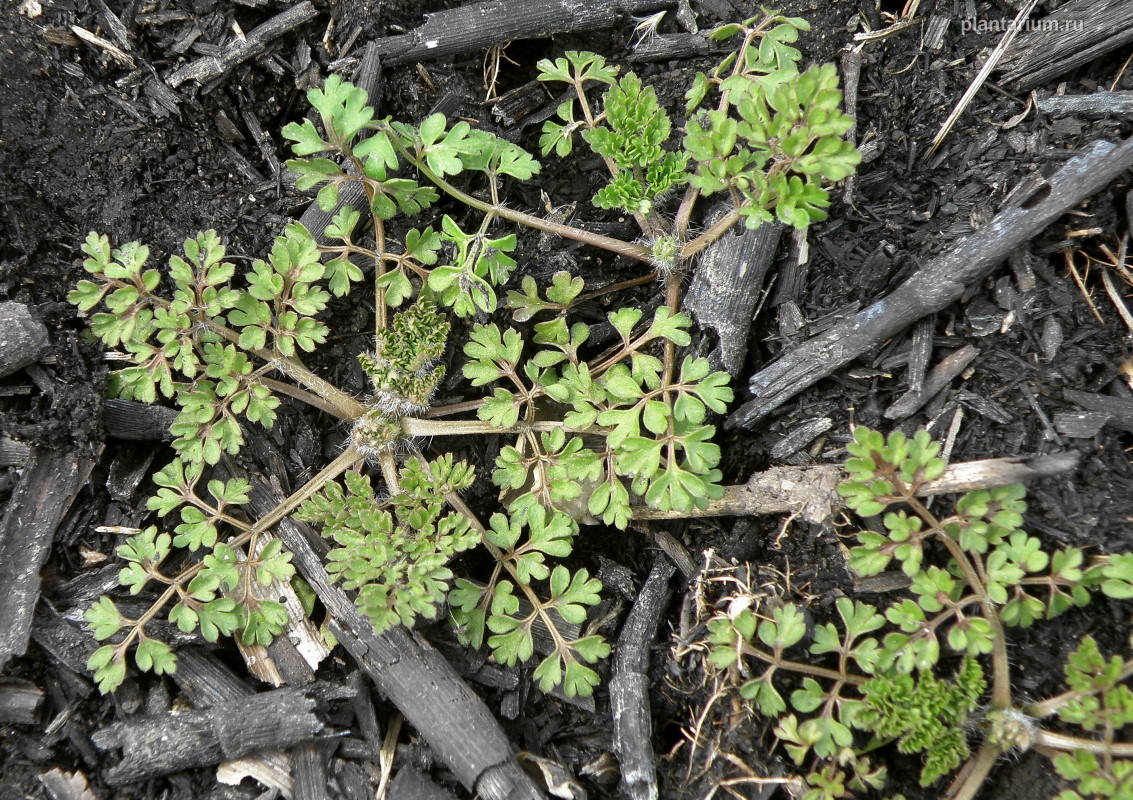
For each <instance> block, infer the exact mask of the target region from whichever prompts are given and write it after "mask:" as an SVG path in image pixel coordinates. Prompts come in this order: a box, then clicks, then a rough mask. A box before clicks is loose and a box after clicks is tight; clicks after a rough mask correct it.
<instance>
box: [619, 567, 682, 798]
mask: <svg viewBox="0 0 1133 800" xmlns="http://www.w3.org/2000/svg"><path fill="white" fill-rule="evenodd" d="M675 571H676V568H675V567H674V566H673V565H672V564H671V563H670V562H669V560H668V559H666V558H665V557H664V556H662V555H658V556H657V559H656V560H655V561H654V562H653V569H652V570H651V571H650V573H649V577H648V578H646V580H645V585H644V586H642V587H641V593H640V594H639V595H638V597H637V602H635V603H634V604H633V608H632V609H631V610H630V612H629V615H628V616H627V617H626V621H625V624H624V625H622V632H621V634H620V635H619V636H618V647H617V650H616V653H617V655H616V656H615V657H614V670H613V677H612V678H611V679H610V713H611V715H612V716H613V718H614V751H615V753H616V754H617V756H618V761H619V762H620V763H621V773H622V784H623V786H624V787H625V790H626V791H627V792H628V794H629V796H630V797H631V798H633V800H655V798H656V797H657V768H656V766H655V764H656V759H655V757H654V754H653V745H652V741H653V725H652V721H651V717H650V713H649V646H650V644H652V642H653V639H654V637H655V636H656V635H657V625H658V624H659V623H660V622H661V616H662V615H663V614H664V613H665V607H666V606H667V605H668V604H669V596H670V590H669V579H670V578H671V577H673V573H674V572H675Z"/></svg>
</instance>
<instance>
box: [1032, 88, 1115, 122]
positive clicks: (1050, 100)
mask: <svg viewBox="0 0 1133 800" xmlns="http://www.w3.org/2000/svg"><path fill="white" fill-rule="evenodd" d="M1038 107H1039V111H1041V112H1043V113H1044V114H1050V115H1051V116H1052V117H1066V116H1069V115H1071V114H1081V115H1083V116H1086V117H1110V116H1112V117H1118V118H1120V119H1130V118H1133V92H1094V93H1093V94H1065V95H1055V96H1053V97H1047V98H1045V99H1043V100H1039V102H1038Z"/></svg>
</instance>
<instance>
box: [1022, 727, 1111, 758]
mask: <svg viewBox="0 0 1133 800" xmlns="http://www.w3.org/2000/svg"><path fill="white" fill-rule="evenodd" d="M1034 746H1035V747H1046V748H1049V749H1051V750H1064V751H1067V752H1074V751H1075V750H1081V751H1084V752H1087V753H1096V754H1098V755H1109V756H1117V757H1119V758H1129V757H1130V756H1133V743H1130V742H1105V741H1101V740H1099V739H1086V738H1085V737H1082V736H1068V735H1066V734H1064V733H1055V732H1054V731H1045V730H1042V729H1041V728H1040V729H1037V730H1036V731H1035V738H1034Z"/></svg>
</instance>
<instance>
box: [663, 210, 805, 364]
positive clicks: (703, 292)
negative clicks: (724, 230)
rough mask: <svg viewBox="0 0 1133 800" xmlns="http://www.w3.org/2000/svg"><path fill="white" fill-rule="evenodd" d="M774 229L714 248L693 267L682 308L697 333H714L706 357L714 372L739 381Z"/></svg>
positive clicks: (775, 239) (778, 228) (742, 234)
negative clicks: (692, 319)
mask: <svg viewBox="0 0 1133 800" xmlns="http://www.w3.org/2000/svg"><path fill="white" fill-rule="evenodd" d="M782 232H783V226H782V225H780V224H779V223H769V224H767V225H760V226H759V227H758V228H756V229H755V230H749V229H747V228H742V229H740V231H739V232H738V233H735V234H731V235H727V236H724V237H722V238H721V239H719V240H717V241H716V242H714V243H713V244H712V245H711V246H710V247H709V248H708V249H707V250H706V251H705V252H704V253H703V254H702V255H701V256H700V259H699V260H698V261H697V265H696V274H695V276H694V277H693V279H692V286H691V287H690V288H689V291H688V294H687V295H686V296H685V300H684V308H685V310H687V311H690V312H692V315H693V317H695V319H696V322H697V324H698V325H699V326H700V328H701V329H704V328H711V329H712V330H713V331H715V333H716V336H717V338H718V339H719V344H718V345H717V346H716V347H715V348H714V349H713V350H712V351H711V352H710V353H707V354H703V355H707V357H708V359H709V360H710V361H711V362H712V365H713V368H717V367H719V366H721V365H722V366H723V368H724V369H725V370H726V371H727V373H728V374H729V375H731V376H732V377H733V378H736V377H738V375H739V371H740V370H741V369H742V368H743V365H744V359H745V358H746V357H747V341H748V332H749V331H750V330H751V319H752V314H753V311H754V309H755V304H756V301H757V300H758V299H759V292H760V290H761V289H762V287H763V278H764V276H766V275H767V270H768V268H769V267H770V266H771V261H772V259H774V257H775V251H776V249H777V248H778V246H779V238H780V236H781V235H782Z"/></svg>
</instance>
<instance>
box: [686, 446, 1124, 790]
mask: <svg viewBox="0 0 1133 800" xmlns="http://www.w3.org/2000/svg"><path fill="white" fill-rule="evenodd" d="M847 450H848V452H849V453H850V458H849V460H848V461H847V462H846V471H847V473H848V475H849V478H848V480H846V481H844V482H843V483H842V484H841V485H840V487H839V492H840V493H841V495H842V496H843V497H844V498H845V500H846V503H847V505H848V506H849V507H850V508H852V509H854V510H855V511H856V512H857V513H858V514H859V515H861V516H864V517H875V518H876V517H879V516H880V517H881V521H882V523H883V526H878V527H883V528H884V532H879V531H878V530H870V529H864V530H862V531H860V532H858V533H856V534H855V535H854V537H853V538H854V540H855V541H854V544H853V546H852V547H851V548H850V566H851V568H852V569H854V571H855V572H857V573H858V574H859V575H863V576H866V575H876V574H878V573H880V572H882V571H883V570H885V569H887V568H888V567H889V566H890V565H891V564H893V563H896V564H897V565H899V566H900V568H901V570H902V571H903V572H904V573H905V574H906V575H907V576H908V579H909V586H908V590H907V591H906V592H904V593H903V594H902V595H901V596H899V597H897V598H895V599H894V600H893V601H892V602H891V603H890V604H888V605H887V606H885V607H875V606H874V605H872V604H869V603H866V602H862V601H860V600H853V599H851V598H846V597H841V598H838V599H837V600H836V601H835V604H834V606H835V609H836V611H837V619H836V620H834V621H830V622H825V623H822V624H820V625H817V626H815V627H814V628H813V629H810V630H808V627H807V625H806V622H805V617H804V615H803V612H802V611H801V609H799V608H798V607H797V606H795V605H793V604H790V603H786V604H782V605H778V606H776V607H774V608H769V609H766V610H762V611H761V610H759V609H755V608H752V607H750V606H748V607H744V608H743V609H742V610H741V611H740V612H738V613H736V614H732V615H728V614H722V615H718V616H716V617H715V618H713V619H711V620H709V622H708V629H709V642H710V646H711V653H710V657H709V662H710V664H711V665H712V666H713V667H714V668H715V669H717V670H720V671H723V672H724V673H726V674H727V675H729V676H731V677H730V679H731V680H733V681H737V682H738V683H739V689H738V691H739V693H740V695H741V696H742V697H745V698H747V699H749V700H751V701H752V702H753V703H754V705H755V706H756V708H757V709H758V710H759V712H760V713H761V714H763V715H765V716H768V717H772V718H777V719H778V724H777V725H776V727H775V729H774V731H775V736H776V737H777V738H778V739H779V740H780V741H781V742H782V743H783V744H784V746H785V749H786V751H787V753H788V754H789V755H790V756H791V758H792V759H794V761H795V762H796V764H798V765H800V766H804V765H809V768H810V772H809V774H808V775H807V777H806V780H807V781H808V782H809V784H810V787H811V788H810V790H809V792H810V793H808V795H807V796H808V797H813V798H816V800H817V799H818V798H836V797H845V796H848V795H847V794H845V790H846V787H847V786H848V785H849V783H853V782H855V781H856V782H857V783H858V784H859V785H863V786H864V785H870V786H873V787H874V788H880V786H881V785H882V784H883V782H884V773H883V772H882V771H879V770H873V771H870V770H869V769H864V767H863V762H862V759H863V758H865V757H866V753H867V752H870V751H872V749H873V747H874V746H875V744H876V743H877V742H893V743H895V744H896V748H897V750H898V752H901V753H916V754H920V755H921V758H922V762H923V767H922V772H921V782H922V784H923V785H926V786H927V785H929V784H931V783H933V782H934V781H936V780H937V779H939V778H940V777H942V776H944V775H947V774H949V773H951V772H953V771H954V770H956V769H957V768H958V767H960V766H961V764H964V763H965V762H967V764H966V766H965V767H964V769H962V770H961V771H960V773H959V775H960V777H959V778H958V779H957V780H956V781H955V782H954V783H953V784H952V785H951V786H950V787H949V789H948V790H947V791H946V792H945V794H944V796H945V797H947V798H949V800H963V799H964V798H971V797H973V796H974V795H975V793H976V792H977V791H978V789H979V787H980V785H981V784H982V782H983V780H984V778H985V777H986V776H987V774H988V771H989V770H990V769H991V767H992V765H993V764H994V763H995V761H996V759H997V758H998V757H999V756H1000V755H1002V754H1004V753H1007V752H1009V751H1012V750H1020V751H1021V750H1028V749H1030V748H1032V747H1039V748H1044V749H1045V750H1047V751H1050V750H1055V751H1061V752H1062V753H1063V754H1062V755H1059V756H1057V758H1056V759H1055V766H1056V769H1058V770H1059V772H1060V774H1062V775H1063V776H1064V777H1067V778H1068V779H1071V780H1076V781H1078V783H1079V787H1078V789H1077V790H1076V792H1077V793H1075V791H1070V792H1069V793H1066V794H1064V795H1062V796H1061V797H1063V800H1070V798H1077V797H1095V796H1097V797H1102V796H1104V797H1109V796H1117V794H1120V793H1121V792H1127V791H1128V788H1127V784H1128V775H1129V768H1128V766H1127V765H1128V764H1129V763H1130V762H1128V761H1125V760H1123V759H1128V758H1130V757H1133V745H1130V744H1125V743H1122V742H1119V741H1117V740H1116V738H1115V734H1116V731H1117V730H1118V729H1119V728H1121V727H1122V726H1123V725H1126V724H1127V723H1128V722H1130V721H1131V720H1133V716H1131V714H1133V693H1131V692H1130V690H1129V688H1128V686H1126V685H1125V684H1124V683H1122V681H1124V680H1125V679H1127V678H1128V677H1129V676H1130V675H1133V660H1126V661H1123V660H1122V659H1121V658H1119V657H1116V656H1114V657H1112V658H1111V659H1109V660H1106V659H1103V658H1102V656H1101V655H1100V653H1099V652H1098V649H1097V646H1096V644H1094V642H1093V640H1092V639H1089V638H1087V639H1086V640H1085V641H1084V642H1083V643H1082V645H1081V647H1079V649H1078V650H1077V651H1076V652H1075V653H1074V654H1072V655H1071V656H1070V658H1069V659H1068V661H1067V665H1066V675H1067V683H1068V684H1069V686H1070V691H1069V692H1067V693H1066V694H1063V695H1059V696H1057V697H1054V698H1051V699H1049V700H1045V701H1042V702H1038V703H1025V702H1023V701H1022V700H1020V699H1018V697H1017V696H1016V690H1015V689H1014V687H1013V685H1012V682H1011V673H1010V662H1009V659H1008V652H1007V639H1006V636H1005V634H1004V630H1005V629H1006V628H1007V627H1012V626H1018V627H1028V626H1031V625H1033V624H1036V623H1038V622H1039V621H1041V620H1045V619H1050V618H1052V617H1055V616H1058V615H1060V614H1062V613H1064V612H1066V611H1067V610H1068V609H1070V608H1072V607H1075V606H1083V605H1086V604H1087V603H1089V601H1090V598H1091V596H1092V594H1093V593H1095V592H1101V593H1104V594H1106V595H1108V596H1110V597H1113V598H1117V599H1123V598H1127V597H1130V596H1131V593H1130V590H1131V587H1133V559H1130V556H1129V554H1115V555H1112V556H1103V557H1099V558H1095V559H1094V560H1093V561H1092V562H1089V563H1087V562H1086V559H1085V556H1084V554H1083V553H1082V552H1081V551H1080V550H1078V549H1076V548H1065V549H1059V550H1053V551H1052V550H1048V549H1047V547H1046V546H1045V545H1044V543H1043V542H1042V541H1040V540H1039V539H1037V538H1036V537H1033V536H1030V535H1029V534H1027V533H1026V532H1025V531H1024V530H1023V529H1022V527H1021V526H1022V523H1023V513H1024V511H1025V510H1026V505H1025V503H1024V496H1025V492H1024V490H1023V487H1022V486H1005V487H998V488H993V489H988V490H977V491H972V492H968V493H966V494H964V495H962V496H961V497H959V498H957V499H956V501H955V502H954V504H953V506H952V508H953V510H952V513H950V514H947V515H945V516H939V515H938V514H937V513H934V512H933V511H930V510H929V509H928V507H927V506H926V505H925V504H924V503H923V502H922V501H921V499H920V496H921V490H922V488H923V487H924V486H925V485H926V484H927V483H929V482H930V481H933V480H936V479H937V478H939V477H940V476H941V475H942V474H943V473H944V470H945V464H944V462H943V461H942V460H941V459H940V458H939V452H940V447H939V444H938V443H936V442H933V441H932V440H931V439H930V437H929V436H928V434H927V433H926V432H924V431H919V432H918V433H917V434H916V436H914V437H912V438H908V437H906V436H905V435H903V434H902V433H900V432H895V433H892V434H890V435H889V436H888V437H884V436H882V435H881V434H880V433H878V432H876V431H872V430H869V429H867V428H861V427H859V428H857V429H856V430H855V431H854V441H853V442H851V443H850V444H849V445H848V446H847ZM893 507H898V508H897V510H890V509H891V508H893ZM793 648H794V649H796V650H799V649H803V650H805V651H806V652H807V653H808V654H809V655H808V657H807V658H805V659H799V658H797V657H794V656H792V655H791V653H790V651H791V650H792V649H793ZM949 652H951V653H952V654H954V656H957V657H959V659H960V666H959V668H958V669H956V670H955V673H954V675H951V676H948V675H947V674H945V673H946V670H942V668H941V667H942V663H943V662H944V660H945V658H946V656H947V654H948V653H949ZM749 661H755V662H758V663H762V664H763V665H764V668H763V671H762V672H761V673H759V674H754V675H753V674H752V673H751V671H750V669H749V667H748V665H747V664H748V662H749ZM985 664H987V665H988V666H989V667H990V669H989V670H988V671H987V672H986V673H985V666H984V665H985ZM791 673H794V674H796V675H797V676H799V677H800V678H801V686H800V687H799V688H797V689H795V690H794V691H793V692H790V693H789V694H788V695H787V696H784V694H783V691H782V689H781V686H782V683H781V681H782V677H783V676H784V675H787V674H791ZM745 674H746V675H751V677H748V678H746V680H738V678H739V676H742V675H745ZM987 688H990V696H988V697H985V690H986V689H987ZM1055 713H1057V714H1058V716H1059V718H1060V719H1061V720H1063V721H1064V722H1067V723H1072V724H1075V725H1078V726H1080V727H1081V728H1082V729H1084V730H1085V731H1087V732H1092V731H1101V733H1102V737H1101V738H1094V737H1089V736H1085V737H1083V736H1070V735H1065V734H1062V733H1059V732H1056V731H1052V730H1048V729H1046V728H1044V727H1043V726H1042V725H1041V721H1042V720H1043V719H1044V718H1046V717H1049V716H1051V715H1052V714H1055ZM855 732H857V733H855ZM973 732H980V733H982V736H983V741H982V744H981V746H980V747H979V749H978V751H977V752H975V753H974V754H973V753H972V751H971V749H970V744H969V738H970V734H971V733H973ZM863 733H865V734H870V735H871V736H873V737H875V741H874V743H873V744H870V743H867V742H866V741H864V740H862V739H861V738H860V736H861V734H863ZM847 765H848V766H847ZM1095 767H1096V769H1093V768H1095ZM1089 769H1093V772H1088V770H1089ZM839 774H840V775H841V778H839V779H837V780H836V779H835V777H836V776H837V775H839ZM863 774H868V775H870V776H872V777H871V780H872V781H874V782H873V783H871V782H870V781H865V780H864V779H863V778H862V775H863ZM1093 776H1096V777H1097V780H1093ZM1123 787H1124V788H1123ZM1107 792H1110V793H1109V794H1107ZM1115 793H1117V794H1115ZM1121 796H1126V795H1121Z"/></svg>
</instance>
